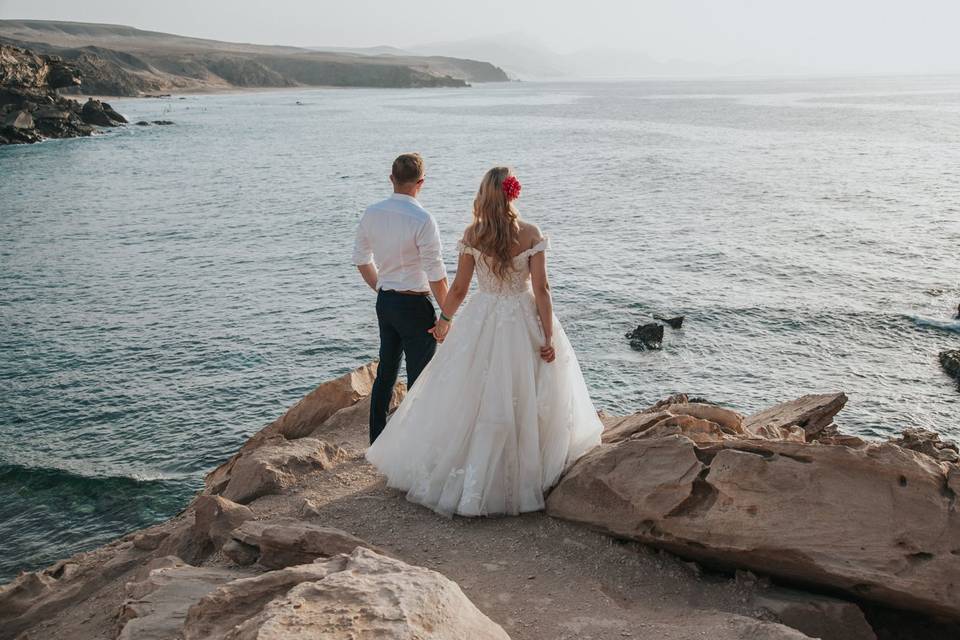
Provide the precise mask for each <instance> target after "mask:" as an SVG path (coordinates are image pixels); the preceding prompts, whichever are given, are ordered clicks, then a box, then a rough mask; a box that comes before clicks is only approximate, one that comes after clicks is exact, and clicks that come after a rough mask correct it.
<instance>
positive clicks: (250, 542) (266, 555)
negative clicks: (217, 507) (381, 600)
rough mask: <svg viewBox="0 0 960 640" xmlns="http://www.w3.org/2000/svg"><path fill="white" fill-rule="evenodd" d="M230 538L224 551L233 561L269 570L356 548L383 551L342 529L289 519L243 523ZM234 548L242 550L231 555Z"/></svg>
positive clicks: (234, 551) (234, 550)
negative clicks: (228, 544)
mask: <svg viewBox="0 0 960 640" xmlns="http://www.w3.org/2000/svg"><path fill="white" fill-rule="evenodd" d="M230 537H231V538H232V540H233V541H234V542H235V543H236V544H234V545H232V546H231V547H229V548H225V549H224V553H226V554H227V555H228V556H229V557H231V558H232V559H233V560H234V561H236V562H237V564H240V565H246V564H252V563H253V562H259V563H260V565H261V566H264V567H267V568H269V569H281V568H283V567H289V566H292V565H296V564H306V563H309V562H313V561H314V560H316V559H317V558H329V557H331V556H335V555H338V554H341V553H350V552H351V551H353V550H354V549H356V548H357V547H366V548H367V549H370V550H372V551H376V552H377V553H381V554H382V553H383V551H381V550H380V549H377V548H376V547H374V546H373V545H371V544H370V543H369V542H365V541H364V540H361V539H360V538H357V537H355V536H352V535H350V534H349V533H347V532H346V531H341V530H340V529H334V528H332V527H324V526H320V525H317V524H312V523H309V522H303V521H300V520H293V519H289V518H281V519H276V520H258V521H255V522H246V523H244V524H243V525H242V526H240V527H239V528H237V529H236V530H234V531H233V532H231V534H230ZM236 549H242V550H243V551H244V553H242V554H237V555H235V554H236Z"/></svg>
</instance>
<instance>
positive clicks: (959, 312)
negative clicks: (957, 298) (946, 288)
mask: <svg viewBox="0 0 960 640" xmlns="http://www.w3.org/2000/svg"><path fill="white" fill-rule="evenodd" d="M957 319H958V320H960V304H958V305H957Z"/></svg>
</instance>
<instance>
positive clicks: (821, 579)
mask: <svg viewBox="0 0 960 640" xmlns="http://www.w3.org/2000/svg"><path fill="white" fill-rule="evenodd" d="M812 398H816V397H815V396H807V397H805V398H801V399H799V400H797V401H794V402H792V403H786V404H784V405H779V408H775V409H776V410H768V411H765V412H760V413H759V414H755V416H751V417H749V418H746V420H745V422H744V427H745V428H744V432H743V433H735V432H731V431H735V430H731V429H730V428H729V427H728V428H726V429H725V428H724V427H723V425H721V423H720V422H715V421H713V420H711V419H708V418H703V417H699V416H700V415H703V414H697V413H696V412H694V411H689V412H685V411H686V409H685V406H690V405H683V404H674V405H666V406H664V407H661V408H660V409H659V411H658V413H657V414H655V415H644V414H635V415H633V416H629V417H628V418H624V419H622V420H621V421H619V422H616V423H614V424H612V425H610V426H609V427H608V432H607V434H605V437H604V443H603V444H601V446H599V447H598V448H596V449H594V450H593V451H591V452H590V453H588V454H587V455H585V456H584V457H583V458H581V459H580V460H579V461H578V462H577V463H576V464H575V465H574V466H573V467H572V468H571V469H570V471H569V472H568V473H567V474H566V475H565V476H564V477H563V478H562V479H561V480H560V482H559V484H558V485H557V486H556V487H555V488H554V489H553V491H552V492H551V493H550V495H549V497H548V499H547V511H548V513H549V514H550V515H553V516H555V517H559V518H564V519H567V520H573V521H576V522H582V523H585V524H588V525H590V526H591V527H594V528H597V529H600V530H602V531H605V532H608V533H610V534H611V535H614V536H616V537H618V538H626V539H630V540H637V541H640V542H644V543H648V544H651V545H653V546H656V547H660V548H663V549H666V550H668V551H671V552H674V553H677V554H678V555H681V556H684V557H687V558H690V559H694V560H698V561H701V562H704V563H705V564H710V565H715V566H720V567H727V568H745V569H750V570H754V571H758V572H762V573H766V574H769V575H772V576H775V577H779V578H783V579H785V580H789V581H792V582H795V583H801V584H809V585H818V586H819V587H821V588H825V589H830V590H833V591H835V592H839V591H843V592H846V593H848V594H850V595H851V596H853V597H855V598H858V599H866V600H872V601H875V602H878V603H883V604H886V605H889V606H893V607H896V608H900V609H910V610H915V611H922V612H925V613H928V614H933V615H942V616H946V617H950V618H952V619H960V554H958V553H957V546H958V543H957V541H958V540H960V517H958V516H957V510H956V509H957V507H956V496H957V493H958V492H960V466H957V465H956V464H948V463H944V462H939V461H937V460H934V459H932V458H930V457H928V456H926V455H922V454H920V453H917V452H916V451H912V450H909V449H905V448H903V447H901V446H898V445H896V444H893V443H868V444H864V443H862V441H859V444H858V441H857V440H853V441H851V443H852V444H854V445H855V446H844V445H842V444H821V443H818V442H812V443H807V442H804V440H805V439H806V437H808V436H809V435H810V432H806V431H805V430H806V429H808V428H811V425H812V429H813V431H814V432H816V429H817V428H818V427H819V425H822V424H824V423H826V422H829V420H831V419H832V416H833V413H835V409H837V404H838V403H839V404H840V406H842V402H841V400H845V397H842V394H834V395H833V396H824V397H820V399H819V400H817V401H814V400H812ZM829 398H833V401H830V400H829ZM804 408H806V409H804ZM837 410H838V409H837ZM758 416H759V417H758ZM784 430H786V431H784Z"/></svg>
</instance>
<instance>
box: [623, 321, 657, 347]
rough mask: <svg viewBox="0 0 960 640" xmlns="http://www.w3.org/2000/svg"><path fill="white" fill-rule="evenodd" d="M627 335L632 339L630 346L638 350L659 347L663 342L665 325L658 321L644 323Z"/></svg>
mask: <svg viewBox="0 0 960 640" xmlns="http://www.w3.org/2000/svg"><path fill="white" fill-rule="evenodd" d="M626 337H627V339H629V340H630V346H631V347H633V348H634V349H637V350H638V351H643V350H645V349H659V348H660V347H661V346H662V344H663V325H662V324H657V323H656V322H651V323H650V324H642V325H640V326H639V327H637V328H636V329H634V330H633V331H631V332H630V333H628V334H626Z"/></svg>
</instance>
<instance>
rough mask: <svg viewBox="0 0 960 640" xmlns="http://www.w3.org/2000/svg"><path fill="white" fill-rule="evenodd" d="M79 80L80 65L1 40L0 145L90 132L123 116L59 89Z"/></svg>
mask: <svg viewBox="0 0 960 640" xmlns="http://www.w3.org/2000/svg"><path fill="white" fill-rule="evenodd" d="M81 82H82V74H81V73H80V71H79V70H78V69H77V68H76V67H75V66H73V65H72V64H70V63H67V62H65V61H64V60H63V59H62V58H60V57H57V56H48V55H39V54H36V53H33V52H31V51H28V50H26V49H21V48H19V47H12V46H9V45H4V44H0V145H4V144H18V143H31V142H39V141H40V140H42V139H44V138H73V137H77V136H89V135H91V134H92V133H93V132H94V131H95V130H96V127H113V126H117V125H119V124H123V123H125V122H126V121H127V120H126V118H124V117H123V116H122V115H120V114H119V113H117V112H116V111H114V110H113V108H112V107H111V106H110V105H109V104H107V103H105V102H100V101H99V100H88V101H87V102H86V103H85V104H83V105H81V104H80V103H79V102H77V101H76V100H71V99H69V98H65V97H63V96H61V95H60V94H59V91H60V90H63V89H68V88H71V87H78V86H80V85H81Z"/></svg>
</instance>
